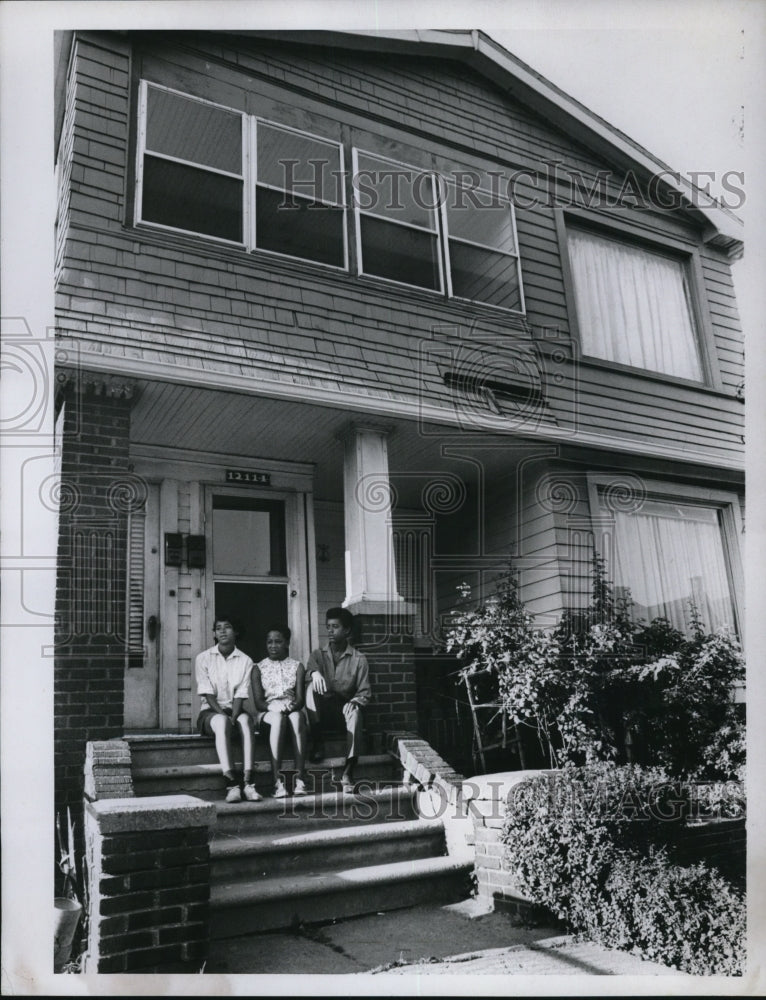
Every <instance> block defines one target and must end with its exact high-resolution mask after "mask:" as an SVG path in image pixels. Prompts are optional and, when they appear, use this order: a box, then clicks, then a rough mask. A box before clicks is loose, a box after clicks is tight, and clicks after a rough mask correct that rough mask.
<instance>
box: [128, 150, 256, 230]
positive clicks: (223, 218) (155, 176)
mask: <svg viewBox="0 0 766 1000" xmlns="http://www.w3.org/2000/svg"><path fill="white" fill-rule="evenodd" d="M141 218H142V219H143V220H144V221H145V222H157V223H159V224H160V225H163V226H173V227H174V228H175V229H186V230H189V231H190V232H192V233H204V234H205V235H207V236H219V237H221V238H222V239H227V240H234V241H236V242H238V243H241V242H242V181H238V180H235V179H234V178H233V177H224V176H222V175H221V174H211V173H208V172H207V171H205V170H198V169H197V168H196V167H187V166H184V165H183V164H182V163H173V162H172V161H170V160H157V159H155V158H154V157H153V156H145V157H144V187H143V203H142V210H141Z"/></svg>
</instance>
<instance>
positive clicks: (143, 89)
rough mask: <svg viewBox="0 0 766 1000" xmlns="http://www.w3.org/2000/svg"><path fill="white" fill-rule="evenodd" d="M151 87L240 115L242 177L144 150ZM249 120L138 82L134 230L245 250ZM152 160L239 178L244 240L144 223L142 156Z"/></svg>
mask: <svg viewBox="0 0 766 1000" xmlns="http://www.w3.org/2000/svg"><path fill="white" fill-rule="evenodd" d="M150 87H154V89H155V90H163V91H165V93H168V94H175V95H176V96H177V97H182V98H184V99H185V100H188V101H195V102H196V103H197V104H204V105H206V106H207V107H213V108H219V109H220V110H221V111H226V112H228V113H230V114H235V115H239V116H240V119H241V122H242V173H241V174H239V175H238V174H231V173H229V172H228V171H225V170H219V169H217V168H215V167H207V166H203V165H201V164H199V163H193V162H192V161H190V160H182V159H179V158H178V157H173V156H167V155H165V154H163V153H154V152H152V151H151V150H147V149H146V130H147V111H148V103H149V88H150ZM247 118H248V116H247V115H246V114H245V112H244V111H238V110H237V109H236V108H230V107H227V106H226V105H224V104H218V103H217V102H216V101H208V100H206V99H205V98H202V97H195V96H194V95H193V94H186V93H184V92H183V91H181V90H176V89H175V88H174V87H166V86H165V85H164V84H161V83H154V82H153V81H152V80H147V79H142V80H140V82H139V92H138V131H137V133H136V184H135V191H136V195H135V202H134V206H133V224H134V226H136V228H139V227H143V226H148V227H150V228H151V229H158V230H160V231H161V232H165V233H181V234H182V235H184V236H195V237H197V238H198V239H204V240H213V241H214V242H215V243H221V244H222V245H223V246H229V247H244V248H245V249H246V250H247V249H248V246H247V242H246V235H247V232H248V229H249V220H248V198H247V193H246V192H247V190H248V188H247V185H248V176H249V173H250V163H249V155H248V146H249V140H248V132H249V128H248V123H247ZM147 153H148V155H149V156H155V157H157V158H159V159H163V160H167V161H169V162H171V163H181V164H183V165H184V166H190V167H195V168H196V169H198V170H205V171H207V172H208V173H213V174H219V175H220V176H222V177H230V178H234V177H238V178H240V179H241V180H242V234H243V237H245V238H244V239H242V240H229V239H226V238H225V237H223V236H212V235H210V234H209V233H199V232H196V231H195V230H194V229H180V228H177V227H176V226H167V225H165V224H164V223H162V222H152V221H151V220H150V219H144V218H142V217H141V214H142V209H143V201H144V156H145V155H147Z"/></svg>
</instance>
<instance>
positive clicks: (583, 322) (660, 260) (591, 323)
mask: <svg viewBox="0 0 766 1000" xmlns="http://www.w3.org/2000/svg"><path fill="white" fill-rule="evenodd" d="M567 247H568V251H569V264H570V267H571V272H572V281H573V284H574V297H575V303H576V308H577V320H578V326H579V331H580V344H581V349H582V353H583V354H584V355H590V356H591V357H594V358H601V359H603V360H606V361H613V362H617V363H619V364H624V365H630V366H631V367H634V368H643V369H646V370H648V371H653V372H661V373H663V374H666V375H673V376H675V377H677V378H684V379H690V380H692V381H695V382H702V381H704V374H703V365H702V358H701V356H700V349H699V341H698V337H697V332H696V327H695V320H694V310H693V308H692V303H691V295H690V288H689V276H688V274H687V267H686V264H685V262H684V261H683V260H681V259H679V258H678V257H672V256H670V255H669V254H664V253H661V252H658V251H655V250H654V249H648V248H645V247H643V246H639V245H638V244H633V243H628V242H623V241H620V240H618V239H613V238H611V237H608V236H603V235H601V234H600V233H595V232H592V231H590V230H585V229H575V228H573V227H570V228H568V230H567Z"/></svg>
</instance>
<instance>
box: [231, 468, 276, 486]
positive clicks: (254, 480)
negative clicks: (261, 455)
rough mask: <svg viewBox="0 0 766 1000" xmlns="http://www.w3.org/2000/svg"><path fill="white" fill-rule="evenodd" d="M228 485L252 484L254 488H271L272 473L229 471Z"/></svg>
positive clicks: (243, 470)
mask: <svg viewBox="0 0 766 1000" xmlns="http://www.w3.org/2000/svg"><path fill="white" fill-rule="evenodd" d="M226 482H227V483H243V484H246V483H250V484H251V485H253V486H270V485H271V473H270V472H250V470H249V469H227V470H226Z"/></svg>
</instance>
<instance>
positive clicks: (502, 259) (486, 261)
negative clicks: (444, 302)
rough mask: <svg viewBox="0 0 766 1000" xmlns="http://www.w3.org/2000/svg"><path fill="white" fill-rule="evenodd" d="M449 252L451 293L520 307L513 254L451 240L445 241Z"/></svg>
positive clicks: (516, 307) (476, 299)
mask: <svg viewBox="0 0 766 1000" xmlns="http://www.w3.org/2000/svg"><path fill="white" fill-rule="evenodd" d="M449 254H450V274H451V276H452V294H453V295H457V296H458V297H459V298H463V299H474V300H475V301H479V302H489V303H491V304H492V305H496V306H503V307H504V308H505V309H519V310H520V309H521V292H520V289H519V272H518V268H517V264H516V258H515V257H508V256H507V255H506V254H499V253H493V252H492V251H491V250H481V249H479V248H478V247H474V246H469V245H468V244H467V243H456V242H455V241H454V240H450V241H449Z"/></svg>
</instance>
